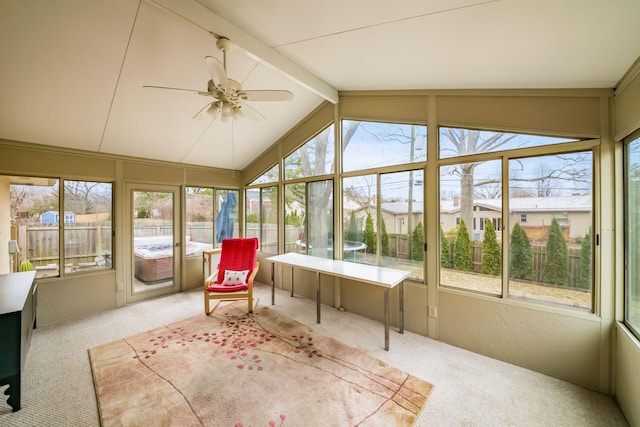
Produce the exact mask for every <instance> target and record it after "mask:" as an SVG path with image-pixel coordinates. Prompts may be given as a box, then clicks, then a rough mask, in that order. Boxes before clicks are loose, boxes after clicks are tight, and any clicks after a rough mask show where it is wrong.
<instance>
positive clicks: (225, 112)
mask: <svg viewBox="0 0 640 427" xmlns="http://www.w3.org/2000/svg"><path fill="white" fill-rule="evenodd" d="M232 115H233V106H232V105H231V103H230V102H226V101H225V102H223V103H222V111H221V112H220V118H221V119H222V121H223V122H226V121H228V119H230V118H231V117H232Z"/></svg>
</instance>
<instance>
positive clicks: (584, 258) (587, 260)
mask: <svg viewBox="0 0 640 427" xmlns="http://www.w3.org/2000/svg"><path fill="white" fill-rule="evenodd" d="M591 257H592V255H591V227H589V232H588V233H587V234H585V236H584V238H583V239H582V242H580V276H579V279H578V286H579V287H580V288H582V289H591V266H592V265H593V263H592V259H591Z"/></svg>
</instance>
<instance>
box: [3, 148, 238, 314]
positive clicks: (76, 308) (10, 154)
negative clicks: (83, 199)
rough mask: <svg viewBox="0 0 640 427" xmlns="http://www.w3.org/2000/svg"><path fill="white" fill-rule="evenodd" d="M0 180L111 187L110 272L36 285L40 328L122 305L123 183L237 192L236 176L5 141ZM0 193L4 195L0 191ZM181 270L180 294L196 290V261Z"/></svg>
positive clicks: (125, 230) (124, 279) (199, 263)
mask: <svg viewBox="0 0 640 427" xmlns="http://www.w3.org/2000/svg"><path fill="white" fill-rule="evenodd" d="M0 175H24V176H36V177H38V176H44V177H46V176H52V177H62V178H67V179H79V180H103V181H108V182H113V184H114V192H113V194H114V211H113V220H114V225H115V227H114V229H115V233H116V234H115V240H114V254H115V256H114V261H115V264H114V266H115V269H113V270H107V271H99V272H88V273H81V274H77V275H66V276H62V277H56V278H46V279H44V278H43V279H39V280H38V284H39V288H38V292H39V294H38V313H37V315H38V323H39V324H41V325H44V324H47V323H52V322H57V321H61V320H66V319H73V318H76V317H79V316H84V315H87V314H90V313H95V312H99V311H102V310H108V309H112V308H114V307H117V306H122V305H124V304H126V303H127V302H128V297H127V291H126V283H127V280H129V272H128V268H129V267H128V265H129V264H130V262H129V263H127V259H128V256H127V255H126V254H127V253H128V247H129V246H128V242H129V241H130V235H129V234H130V231H129V230H130V224H129V218H130V215H129V214H127V212H126V209H125V206H126V203H125V201H126V199H127V194H126V191H125V188H126V187H125V185H126V184H127V183H144V184H159V185H171V186H180V187H184V186H210V187H219V188H239V180H238V178H236V177H234V175H239V173H238V174H232V173H231V172H230V171H223V170H215V169H210V168H203V167H196V166H193V167H191V166H184V165H178V164H170V163H166V162H155V161H148V160H145V159H134V158H128V157H126V158H125V157H118V156H108V155H100V154H96V153H88V152H79V151H73V150H65V149H59V148H55V147H47V146H41V145H36V144H30V143H26V142H17V141H5V140H0ZM0 186H4V187H0V194H5V195H8V183H7V182H6V180H3V179H2V176H0ZM5 187H6V188H5ZM2 188H5V190H7V191H2ZM0 202H2V203H0V206H2V208H0V244H3V246H2V248H0V256H2V255H3V254H4V255H5V256H4V259H3V260H2V261H0V269H2V268H5V264H7V265H6V268H7V271H8V257H7V254H6V252H7V243H6V241H7V240H8V237H5V235H4V231H5V229H6V232H7V233H8V232H9V211H8V206H9V204H8V203H4V202H3V201H2V200H0ZM5 206H6V209H5ZM5 211H6V212H5ZM183 213H184V212H183ZM7 236H8V235H7ZM3 250H4V252H3ZM181 266H183V267H184V268H182V269H181V270H180V276H179V277H178V280H179V281H180V284H181V285H180V289H181V290H188V289H193V288H196V287H199V286H201V285H202V284H201V282H202V259H201V258H200V257H191V258H187V259H185V260H183V261H181Z"/></svg>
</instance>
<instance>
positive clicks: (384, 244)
mask: <svg viewBox="0 0 640 427" xmlns="http://www.w3.org/2000/svg"><path fill="white" fill-rule="evenodd" d="M380 228H381V231H382V242H381V244H382V253H381V255H382V256H389V235H388V234H387V225H386V224H385V223H384V218H382V223H381V224H380Z"/></svg>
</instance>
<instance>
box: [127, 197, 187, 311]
mask: <svg viewBox="0 0 640 427" xmlns="http://www.w3.org/2000/svg"><path fill="white" fill-rule="evenodd" d="M127 194H128V200H129V203H128V205H129V207H128V216H129V219H130V220H129V222H130V227H131V228H130V230H131V232H130V234H129V236H130V242H129V244H128V247H129V256H128V258H129V266H130V268H129V269H128V271H129V274H128V286H127V302H128V303H129V302H136V301H141V300H144V299H149V298H156V297H158V296H161V295H166V294H170V293H173V292H177V291H178V290H179V289H180V274H179V272H180V268H179V265H180V259H181V258H180V254H181V241H180V226H179V225H180V209H179V206H180V200H179V199H180V189H179V187H173V186H154V185H133V184H130V185H128V188H127Z"/></svg>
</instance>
